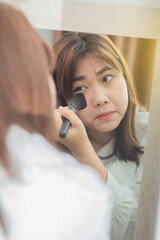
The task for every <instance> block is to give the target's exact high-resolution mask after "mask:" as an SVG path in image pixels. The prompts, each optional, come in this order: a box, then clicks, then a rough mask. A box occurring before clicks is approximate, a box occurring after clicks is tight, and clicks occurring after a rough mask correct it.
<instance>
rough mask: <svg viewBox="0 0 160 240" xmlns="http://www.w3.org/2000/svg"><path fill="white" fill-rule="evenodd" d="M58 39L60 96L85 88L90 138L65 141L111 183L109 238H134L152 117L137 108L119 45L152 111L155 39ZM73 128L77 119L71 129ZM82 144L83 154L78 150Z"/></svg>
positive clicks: (59, 34) (63, 34)
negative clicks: (147, 135) (145, 150)
mask: <svg viewBox="0 0 160 240" xmlns="http://www.w3.org/2000/svg"><path fill="white" fill-rule="evenodd" d="M59 38H61V41H59ZM73 39H74V41H72V40H73ZM109 39H111V40H112V41H113V42H114V44H115V45H114V44H112V43H111V42H110V40H109ZM54 43H55V45H54V48H53V49H52V50H53V51H54V53H55V54H56V55H57V57H58V58H57V62H56V68H55V71H54V74H53V76H54V79H55V82H56V86H57V92H58V95H60V96H61V98H62V99H63V101H66V100H68V98H69V97H70V95H71V93H73V92H81V93H83V94H84V95H85V97H86V101H87V107H86V109H84V110H82V111H81V112H80V111H79V112H77V116H78V117H79V119H80V120H81V121H82V122H83V124H84V126H85V129H86V131H87V135H86V139H85V137H84V136H83V134H81V133H80V132H79V133H80V134H79V135H77V138H78V139H79V143H78V145H77V146H74V141H73V145H72V144H69V143H68V144H67V140H66V141H65V142H62V144H64V145H65V146H66V147H68V148H69V150H70V152H71V153H72V154H73V155H74V156H75V157H76V158H77V159H78V160H79V161H80V162H82V163H84V164H87V165H90V166H91V167H93V168H95V170H97V172H99V173H100V175H101V176H102V177H103V178H104V179H105V181H106V183H107V185H108V186H109V187H110V190H111V192H112V195H113V202H114V207H113V214H112V227H111V240H118V239H123V240H125V239H133V233H134V226H135V221H136V212H137V207H138V200H139V190H140V182H141V174H142V166H143V157H144V148H143V147H144V146H145V142H146V130H147V125H148V117H149V116H148V112H147V111H143V112H140V111H138V108H137V106H138V105H137V102H136V97H135V91H134V88H133V85H132V78H130V75H129V74H128V68H127V66H126V64H125V61H124V60H123V57H122V56H121V54H120V53H119V51H118V50H117V48H118V49H119V50H120V51H121V52H122V54H123V55H124V56H125V59H126V61H127V63H128V65H129V70H130V72H132V74H133V77H134V79H135V83H136V89H137V93H138V98H139V100H140V102H141V104H142V105H144V106H145V107H146V109H147V110H148V109H149V102H150V93H151V79H152V74H153V60H154V54H155V44H156V43H155V41H154V40H146V39H137V38H128V37H118V36H109V38H107V37H106V36H105V37H100V36H98V35H97V36H96V35H92V34H87V35H86V34H84V35H81V34H79V33H77V34H74V33H72V32H54ZM71 43H72V44H71ZM76 44H77V45H76ZM115 46H117V48H116V47H115ZM75 49H76V51H75ZM77 49H78V50H77ZM77 52H78V53H77ZM76 54H77V55H76ZM104 55H105V57H104ZM104 59H105V60H104ZM67 76H70V77H68V78H67ZM59 82H61V83H60V84H59ZM65 86H66V88H65ZM69 86H70V87H69ZM69 88H70V89H69ZM64 89H65V91H64ZM67 91H68V92H67ZM62 115H63V113H62ZM73 118H74V115H73ZM75 119H76V118H75ZM74 128H75V129H76V126H74V122H73V125H72V128H71V130H70V134H72V130H73V129H74ZM70 136H73V135H70ZM80 136H82V138H81V137H80ZM74 137H75V136H74ZM81 139H83V140H84V139H85V141H83V140H81ZM87 140H89V142H90V143H91V145H92V146H91V147H89V146H90V145H88V141H87ZM86 143H87V144H86ZM84 144H85V145H84ZM78 146H79V149H83V153H81V151H78V153H77V148H78ZM86 146H88V147H87V148H86ZM75 148H76V150H75ZM75 152H76V154H75ZM95 155H96V156H97V157H98V159H97V158H96V157H95ZM82 156H83V159H82ZM88 156H89V159H88ZM95 163H96V164H95ZM106 170H107V171H106Z"/></svg>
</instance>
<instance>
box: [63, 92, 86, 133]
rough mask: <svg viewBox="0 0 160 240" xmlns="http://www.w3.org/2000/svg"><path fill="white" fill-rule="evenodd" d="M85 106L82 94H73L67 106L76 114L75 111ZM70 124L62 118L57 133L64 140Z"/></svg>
mask: <svg viewBox="0 0 160 240" xmlns="http://www.w3.org/2000/svg"><path fill="white" fill-rule="evenodd" d="M86 106H87V103H86V99H85V97H84V95H83V94H82V93H77V94H74V95H73V96H72V97H71V99H70V101H69V104H68V108H69V109H71V110H73V111H74V112H76V111H77V110H81V109H84V108H85V107H86ZM70 124H71V122H70V121H69V120H68V119H67V118H64V121H63V124H62V127H61V130H60V132H59V136H60V137H61V138H65V137H66V135H67V132H68V129H69V126H70Z"/></svg>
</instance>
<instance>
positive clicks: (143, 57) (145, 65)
mask: <svg viewBox="0 0 160 240" xmlns="http://www.w3.org/2000/svg"><path fill="white" fill-rule="evenodd" d="M37 31H38V33H39V34H40V35H41V36H42V37H43V38H44V39H45V40H46V41H47V43H48V44H49V46H50V47H51V48H52V46H53V44H54V43H55V42H56V41H57V40H58V39H59V38H60V37H61V36H62V34H65V33H66V32H65V31H53V30H47V29H37ZM109 37H110V38H111V40H112V41H113V42H114V43H115V45H116V46H117V47H118V49H119V50H120V51H121V52H122V54H123V56H124V57H125V59H126V61H127V63H128V66H129V69H130V71H131V73H132V74H133V78H134V80H135V84H136V89H137V93H138V98H139V100H140V102H141V103H142V104H143V105H144V106H145V107H146V108H147V110H149V104H150V97H151V88H152V78H153V69H154V58H155V51H156V49H155V48H156V40H153V39H142V38H134V37H124V36H111V35H110V36H109Z"/></svg>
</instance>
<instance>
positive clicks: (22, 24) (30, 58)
mask: <svg viewBox="0 0 160 240" xmlns="http://www.w3.org/2000/svg"><path fill="white" fill-rule="evenodd" d="M52 71H53V70H52V57H51V53H50V50H49V47H48V46H47V44H46V43H45V42H44V41H43V40H42V39H41V37H40V36H39V35H38V33H37V32H36V30H35V29H33V27H32V26H31V25H30V23H29V22H28V20H27V19H26V18H25V17H24V15H23V14H22V13H21V12H20V11H19V10H16V9H14V8H12V7H11V6H9V5H7V4H3V3H0V165H1V166H3V167H4V168H5V169H6V170H7V172H8V173H9V172H10V170H11V169H10V168H11V160H10V158H9V154H8V152H7V147H6V143H5V137H6V133H7V130H8V128H9V126H10V125H11V124H18V125H20V126H22V127H23V128H25V129H26V130H28V131H30V132H37V133H40V134H42V135H43V136H44V137H45V138H46V139H47V140H48V141H50V142H53V134H52V132H53V131H51V126H52V121H53V120H52V116H51V115H52V111H53V107H52V106H53V105H52V100H51V93H50V89H49V80H48V78H49V74H52Z"/></svg>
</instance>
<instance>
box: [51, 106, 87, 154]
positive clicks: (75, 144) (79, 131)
mask: <svg viewBox="0 0 160 240" xmlns="http://www.w3.org/2000/svg"><path fill="white" fill-rule="evenodd" d="M63 117H65V118H67V119H68V120H69V121H70V122H71V125H70V127H69V130H68V133H67V136H66V137H65V138H60V137H59V132H60V129H61V127H62V124H63V120H62V119H63ZM54 119H55V124H56V140H57V141H58V142H60V143H62V144H63V145H65V146H66V147H67V148H69V149H70V151H71V152H74V151H76V150H79V147H80V146H82V145H83V144H84V142H85V143H87V142H89V139H88V136H87V133H86V130H85V127H84V125H83V123H82V121H81V120H80V119H79V118H78V117H77V115H76V114H75V113H74V112H73V111H72V110H70V109H69V108H68V107H59V108H58V109H57V110H55V115H54Z"/></svg>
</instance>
